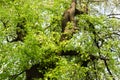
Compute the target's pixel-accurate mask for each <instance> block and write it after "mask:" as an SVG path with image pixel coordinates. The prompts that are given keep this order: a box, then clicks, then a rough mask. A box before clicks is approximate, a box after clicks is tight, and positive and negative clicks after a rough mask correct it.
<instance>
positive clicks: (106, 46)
mask: <svg viewBox="0 0 120 80" xmlns="http://www.w3.org/2000/svg"><path fill="white" fill-rule="evenodd" d="M80 1H81V2H80ZM70 3H71V2H70V1H69V0H0V80H25V79H26V76H27V74H26V71H27V70H30V69H31V68H32V67H33V66H34V65H36V64H39V66H38V67H37V70H38V71H39V72H40V73H41V74H43V75H42V76H41V75H39V78H37V79H38V80H41V79H43V80H49V79H50V80H78V79H79V80H88V79H89V80H112V79H113V80H114V79H115V80H118V79H120V76H119V75H120V67H119V66H120V20H119V16H118V15H119V14H117V16H116V15H115V14H114V15H111V14H113V13H116V12H117V13H119V10H118V9H119V8H118V7H119V4H117V3H115V0H110V2H109V1H108V2H107V0H106V1H103V2H101V1H100V2H99V1H98V0H97V1H96V2H92V1H91V2H89V14H88V15H86V14H83V15H78V16H77V17H76V19H78V24H77V25H78V27H79V28H80V30H79V31H77V32H76V33H75V34H74V35H73V36H72V38H71V39H69V40H65V41H60V37H61V34H62V33H61V19H62V14H63V12H64V10H66V9H67V8H69V6H70ZM85 3H87V0H78V4H77V5H78V6H77V8H78V9H81V10H82V9H83V7H81V6H82V4H85ZM110 4H112V5H113V7H114V8H113V10H111V8H108V7H109V5H110ZM101 6H105V7H104V9H103V8H102V9H101ZM106 9H107V10H106ZM87 21H89V22H87ZM90 23H92V25H93V26H94V28H95V29H94V30H95V32H96V35H95V34H93V32H94V30H93V28H91V27H92V26H90ZM18 24H20V25H23V28H22V29H19V27H17V25H18ZM68 26H70V25H68ZM16 30H18V31H20V32H22V33H23V35H25V36H24V40H23V41H15V42H12V40H14V39H15V38H16V37H17V36H18V35H17V33H16ZM68 34H69V33H68ZM95 40H96V41H98V45H99V46H100V47H97V46H96V43H95V42H94V41H95ZM66 53H67V55H65V54H66ZM72 54H74V55H72ZM76 54H77V55H76ZM89 55H94V57H95V58H94V60H92V59H91V57H90V56H89ZM88 61H89V62H88ZM105 61H106V62H107V66H106V64H105ZM84 62H86V63H84ZM87 62H88V63H87ZM84 64H87V66H82V65H84ZM108 68H109V69H110V72H111V74H110V72H109V70H108ZM33 72H34V71H33ZM32 74H35V75H37V73H36V72H34V73H32ZM33 78H34V77H33Z"/></svg>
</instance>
